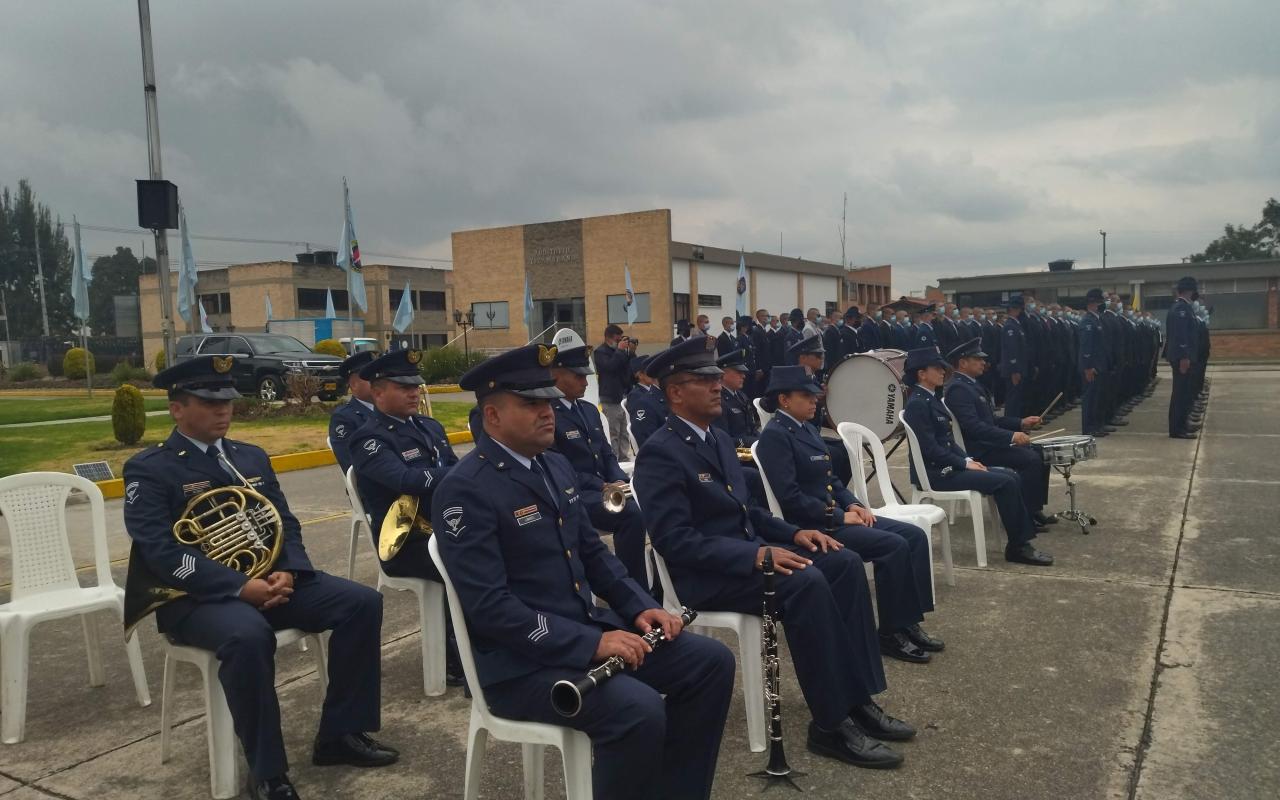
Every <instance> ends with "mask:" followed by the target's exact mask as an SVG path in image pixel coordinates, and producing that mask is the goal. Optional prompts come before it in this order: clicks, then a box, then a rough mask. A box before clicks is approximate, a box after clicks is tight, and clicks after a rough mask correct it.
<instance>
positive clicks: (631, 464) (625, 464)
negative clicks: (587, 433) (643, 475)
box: [597, 401, 636, 478]
mask: <svg viewBox="0 0 1280 800" xmlns="http://www.w3.org/2000/svg"><path fill="white" fill-rule="evenodd" d="M624 402H625V401H624ZM597 410H599V411H600V430H602V431H604V440H605V441H606V442H608V443H609V447H613V436H611V435H610V434H609V420H607V419H605V416H604V411H603V410H600V409H598V408H597ZM623 413H626V406H623ZM632 444H634V442H633V443H632ZM613 452H614V455H617V452H618V451H617V449H616V448H615V449H614V451H613ZM631 456H632V459H633V460H631V461H622V460H619V461H618V466H619V467H621V469H622V471H623V472H624V473H626V476H627V477H628V478H630V477H631V473H632V472H635V469H636V462H635V460H634V458H635V450H634V449H633V450H632V451H631Z"/></svg>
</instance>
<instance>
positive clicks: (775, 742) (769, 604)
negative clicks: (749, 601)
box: [751, 547, 805, 791]
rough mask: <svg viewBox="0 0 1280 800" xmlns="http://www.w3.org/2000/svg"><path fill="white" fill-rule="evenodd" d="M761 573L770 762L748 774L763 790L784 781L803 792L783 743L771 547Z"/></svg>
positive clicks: (799, 774) (767, 550)
mask: <svg viewBox="0 0 1280 800" xmlns="http://www.w3.org/2000/svg"><path fill="white" fill-rule="evenodd" d="M760 567H761V571H762V572H763V574H764V613H763V614H762V615H761V636H760V654H761V658H763V659H764V700H765V706H766V713H767V714H768V715H769V764H768V765H767V766H766V767H765V768H764V771H763V772H753V773H751V777H756V778H763V779H764V780H765V781H766V782H767V785H766V787H765V788H766V789H767V788H768V787H769V786H772V785H773V784H774V783H775V782H778V781H784V782H786V783H787V784H788V785H789V786H790V787H791V788H792V789H795V790H796V791H802V790H801V789H800V787H799V786H797V785H796V782H795V781H794V780H792V776H797V777H798V776H801V775H804V774H805V773H803V772H793V771H792V769H791V766H790V765H789V764H787V754H786V752H785V751H784V750H783V746H782V687H781V686H780V685H779V684H780V677H781V675H780V669H781V663H780V661H779V659H778V624H777V618H776V615H777V607H776V596H777V590H776V588H775V586H774V582H775V577H774V572H773V548H771V547H767V548H765V551H764V559H763V560H762V562H761V564H760Z"/></svg>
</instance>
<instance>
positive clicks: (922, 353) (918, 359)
mask: <svg viewBox="0 0 1280 800" xmlns="http://www.w3.org/2000/svg"><path fill="white" fill-rule="evenodd" d="M935 366H936V367H942V368H944V369H945V368H946V367H948V366H949V365H948V364H947V362H946V361H944V360H943V359H942V354H941V353H939V352H938V348H936V347H917V348H916V349H915V350H908V351H907V362H906V364H905V365H903V369H902V371H903V373H904V374H903V376H902V382H903V383H906V384H914V383H915V382H916V371H917V370H922V369H924V368H925V367H935Z"/></svg>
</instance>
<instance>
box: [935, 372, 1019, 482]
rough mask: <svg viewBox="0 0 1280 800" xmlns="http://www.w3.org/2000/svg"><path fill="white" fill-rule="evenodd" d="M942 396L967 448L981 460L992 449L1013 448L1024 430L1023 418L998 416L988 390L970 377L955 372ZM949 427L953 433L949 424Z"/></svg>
mask: <svg viewBox="0 0 1280 800" xmlns="http://www.w3.org/2000/svg"><path fill="white" fill-rule="evenodd" d="M912 394H915V392H914V391H913V392H912ZM943 397H944V398H945V399H946V404H947V409H948V410H950V411H951V413H952V415H954V416H955V418H956V422H957V423H958V424H959V425H960V435H961V436H963V437H964V446H965V449H966V450H968V452H969V454H970V455H972V456H973V457H974V458H976V459H978V460H979V461H981V460H982V456H983V455H985V454H986V453H989V452H991V451H992V450H998V449H1001V448H1005V447H1010V446H1012V445H1013V434H1014V433H1016V432H1018V431H1020V430H1022V420H1021V419H1015V418H1013V417H1005V416H1001V417H997V416H996V409H995V405H994V404H993V403H992V402H991V396H990V395H988V394H987V390H986V389H985V388H983V387H982V386H981V385H980V384H978V383H977V382H976V381H974V379H973V378H970V377H969V376H968V375H963V374H961V373H959V372H957V373H955V375H954V376H953V377H952V378H951V382H950V383H948V384H947V386H946V388H945V389H943ZM912 427H913V428H914V427H915V426H914V425H912ZM947 427H948V430H950V425H948V426H947ZM917 435H919V432H918V431H917ZM921 446H923V443H922V445H921Z"/></svg>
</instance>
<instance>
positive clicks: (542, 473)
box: [529, 456, 560, 504]
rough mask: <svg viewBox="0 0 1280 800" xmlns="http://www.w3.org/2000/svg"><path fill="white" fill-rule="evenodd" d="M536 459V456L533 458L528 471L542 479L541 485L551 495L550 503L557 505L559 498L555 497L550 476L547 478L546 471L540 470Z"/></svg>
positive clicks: (540, 467) (540, 466)
mask: <svg viewBox="0 0 1280 800" xmlns="http://www.w3.org/2000/svg"><path fill="white" fill-rule="evenodd" d="M538 458H539V457H538V456H534V457H533V459H532V460H531V461H530V462H529V471H530V472H532V473H533V474H534V475H537V476H538V477H539V478H541V479H542V483H543V485H544V486H546V487H547V492H548V493H549V494H550V495H551V500H552V502H554V503H557V504H558V503H559V501H560V498H559V497H558V496H557V495H556V490H555V487H554V486H552V485H551V476H549V475H548V474H547V471H546V470H544V469H543V468H542V465H541V464H540V463H539V462H538Z"/></svg>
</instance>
